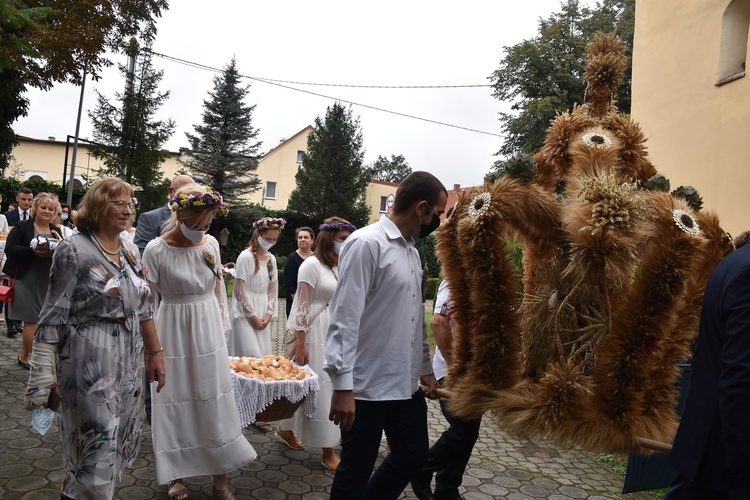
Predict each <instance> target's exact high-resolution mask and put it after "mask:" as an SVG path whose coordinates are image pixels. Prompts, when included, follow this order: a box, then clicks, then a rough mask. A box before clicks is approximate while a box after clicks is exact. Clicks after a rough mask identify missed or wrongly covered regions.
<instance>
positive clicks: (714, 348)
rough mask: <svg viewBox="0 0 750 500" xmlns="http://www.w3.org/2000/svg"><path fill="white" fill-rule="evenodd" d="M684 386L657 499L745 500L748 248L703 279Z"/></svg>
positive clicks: (749, 455) (748, 463)
mask: <svg viewBox="0 0 750 500" xmlns="http://www.w3.org/2000/svg"><path fill="white" fill-rule="evenodd" d="M690 383H691V387H690V393H689V394H688V399H687V403H686V405H685V410H684V412H683V414H682V420H681V422H680V428H679V429H678V431H677V436H676V437H675V441H674V447H673V449H672V454H671V459H670V462H671V464H672V466H674V468H675V469H677V471H678V474H677V477H676V478H675V479H674V480H673V481H672V484H671V485H670V487H669V490H668V491H667V495H666V496H665V497H664V498H665V500H682V499H698V498H701V499H704V498H705V499H711V500H716V499H725V498H726V499H732V500H734V499H743V500H745V499H750V245H745V246H743V247H742V248H739V249H737V250H735V251H734V252H732V253H731V254H730V255H728V256H727V257H726V258H725V259H724V260H722V261H721V262H720V263H719V265H718V266H716V269H714V271H713V273H712V274H711V278H710V279H709V280H708V285H707V286H706V294H705V296H704V298H703V311H702V314H701V322H700V330H699V333H698V344H697V347H696V353H695V356H694V357H693V376H692V378H691V382H690Z"/></svg>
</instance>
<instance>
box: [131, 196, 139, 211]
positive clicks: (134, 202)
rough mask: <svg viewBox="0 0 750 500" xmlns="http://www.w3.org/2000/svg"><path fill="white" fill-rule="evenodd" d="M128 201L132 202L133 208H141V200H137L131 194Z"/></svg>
mask: <svg viewBox="0 0 750 500" xmlns="http://www.w3.org/2000/svg"><path fill="white" fill-rule="evenodd" d="M130 203H132V204H133V208H135V209H136V210H140V209H141V200H139V199H138V198H136V197H135V196H133V197H132V198H130Z"/></svg>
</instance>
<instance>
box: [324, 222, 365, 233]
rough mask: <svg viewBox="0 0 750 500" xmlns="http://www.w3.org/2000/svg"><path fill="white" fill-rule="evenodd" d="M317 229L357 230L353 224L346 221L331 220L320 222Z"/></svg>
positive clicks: (351, 231)
mask: <svg viewBox="0 0 750 500" xmlns="http://www.w3.org/2000/svg"><path fill="white" fill-rule="evenodd" d="M319 229H320V230H321V231H349V232H350V233H353V232H354V231H356V230H357V228H356V227H355V226H353V225H352V224H349V223H348V222H331V223H330V224H321V225H320V228H319Z"/></svg>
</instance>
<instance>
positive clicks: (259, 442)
mask: <svg viewBox="0 0 750 500" xmlns="http://www.w3.org/2000/svg"><path fill="white" fill-rule="evenodd" d="M283 307H284V303H283V300H282V301H280V304H279V308H280V309H282V310H283ZM281 324H282V322H281V320H278V319H274V321H273V323H272V334H273V335H274V336H276V335H278V332H279V331H282V330H281ZM19 349H20V339H18V338H17V337H16V338H12V339H9V338H7V337H5V336H4V335H0V379H2V380H3V384H2V387H0V400H1V401H3V404H2V405H1V406H0V498H2V499H3V500H53V499H54V500H57V499H59V497H60V494H59V488H60V485H61V484H62V480H63V479H64V477H65V475H64V472H63V470H62V457H61V454H60V453H61V451H60V447H61V445H60V437H59V433H58V428H57V425H53V428H52V429H51V430H50V431H49V432H48V433H47V435H46V436H43V437H42V436H39V435H38V434H37V433H36V432H35V431H34V430H33V429H32V427H31V425H30V420H31V414H30V413H29V412H28V411H26V410H25V409H23V396H22V394H23V391H24V390H25V386H26V379H27V377H28V372H26V371H24V370H22V369H21V368H20V367H18V366H17V365H16V364H15V361H16V360H15V355H16V354H17V353H18V350H19ZM427 405H428V423H429V425H430V429H429V435H430V441H431V442H435V440H437V438H438V437H439V436H440V433H441V432H442V431H443V430H445V429H446V427H447V425H446V422H445V420H444V418H443V416H442V414H441V412H440V407H439V405H438V403H437V401H428V402H427ZM274 432H275V425H270V426H264V427H250V428H248V429H244V430H243V434H244V435H245V437H246V438H247V439H248V441H250V443H251V444H252V445H253V447H254V448H255V450H256V452H257V453H258V458H257V459H256V460H255V461H253V462H250V463H249V464H247V465H245V466H244V467H242V468H241V469H239V470H236V471H232V472H231V473H229V474H228V476H229V484H230V487H231V488H232V490H233V491H234V492H235V495H236V497H237V498H238V500H255V499H258V500H324V499H328V496H329V493H330V489H331V484H332V482H333V474H332V473H330V472H328V471H326V470H325V469H323V467H322V466H321V465H320V454H321V451H320V449H317V448H312V447H309V448H307V449H305V450H291V449H289V448H287V447H286V446H285V445H283V444H282V443H280V442H278V441H275V440H274V439H273V435H274ZM387 453H388V452H387V451H386V448H385V440H383V441H381V447H380V450H379V454H378V458H377V461H376V467H377V465H379V464H380V463H381V462H382V461H383V459H384V458H385V457H386V455H387ZM154 464H155V457H154V452H153V442H152V440H151V427H150V426H149V425H148V424H144V432H143V438H142V442H141V450H140V454H139V456H138V458H137V459H136V460H135V462H134V463H133V466H132V467H131V468H130V469H128V470H127V471H125V473H124V475H123V478H122V482H121V483H120V484H119V485H118V487H117V489H116V492H115V498H116V499H118V500H151V499H158V500H166V499H167V494H166V490H167V487H166V485H159V484H157V482H156V470H155V466H154ZM185 484H186V486H187V488H188V491H189V492H190V494H191V497H192V498H196V499H201V498H211V492H212V484H213V479H212V477H211V476H199V477H191V478H186V479H185ZM621 489H622V478H621V477H619V476H617V475H615V474H614V473H612V472H610V471H609V470H608V469H607V468H606V467H605V466H604V465H602V464H601V463H599V462H597V461H596V459H595V457H594V456H593V455H592V454H589V453H586V452H583V451H580V450H564V449H558V448H556V447H554V446H552V445H550V444H549V443H544V442H540V443H532V442H525V441H523V440H519V439H516V438H514V437H512V436H509V435H507V434H505V433H503V432H501V431H500V430H498V427H497V426H496V424H495V421H494V419H493V418H491V417H490V416H488V417H487V418H485V419H484V420H483V423H482V427H481V429H480V435H479V440H478V441H477V443H476V446H475V449H474V453H473V455H472V457H471V459H470V461H469V466H468V468H467V470H466V473H465V474H464V480H463V485H462V487H461V489H460V493H461V495H462V496H463V498H465V499H467V500H494V499H497V498H506V499H511V500H513V499H515V500H527V499H537V498H546V499H551V500H571V499H579V498H585V499H589V500H603V499H612V498H626V499H628V500H642V499H652V498H653V497H651V496H650V495H648V494H646V493H635V494H629V495H625V496H622V495H620V494H619V491H621ZM399 498H401V499H408V500H413V499H414V498H415V497H414V494H413V493H412V491H411V488H409V487H407V488H406V491H405V492H404V493H403V494H402V495H401V496H400V497H399Z"/></svg>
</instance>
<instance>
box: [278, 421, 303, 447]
mask: <svg viewBox="0 0 750 500" xmlns="http://www.w3.org/2000/svg"><path fill="white" fill-rule="evenodd" d="M273 438H274V439H275V440H277V441H281V442H282V443H284V444H285V445H287V446H288V447H289V448H291V449H293V450H304V449H305V443H303V442H302V441H300V440H299V439H298V438H297V436H295V435H294V431H285V430H283V429H282V428H281V426H279V427H277V428H276V432H275V433H274V435H273Z"/></svg>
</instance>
